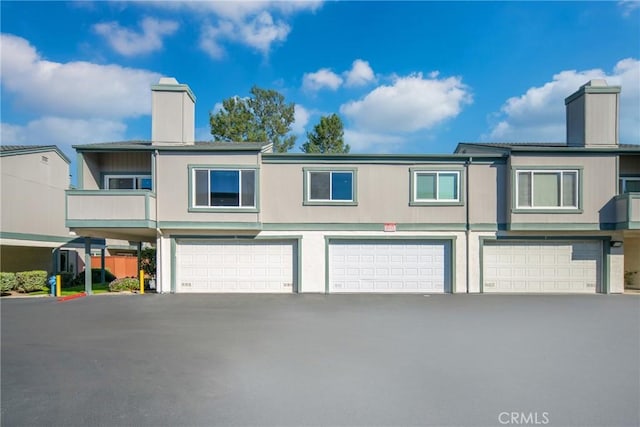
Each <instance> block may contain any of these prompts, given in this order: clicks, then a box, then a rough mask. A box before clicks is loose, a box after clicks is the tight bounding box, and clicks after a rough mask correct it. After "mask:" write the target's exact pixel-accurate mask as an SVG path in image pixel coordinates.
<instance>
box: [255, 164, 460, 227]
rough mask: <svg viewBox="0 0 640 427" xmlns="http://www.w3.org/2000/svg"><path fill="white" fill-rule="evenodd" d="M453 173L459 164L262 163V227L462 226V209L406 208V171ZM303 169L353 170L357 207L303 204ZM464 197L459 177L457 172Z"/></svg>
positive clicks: (408, 177) (447, 206)
mask: <svg viewBox="0 0 640 427" xmlns="http://www.w3.org/2000/svg"><path fill="white" fill-rule="evenodd" d="M447 167H449V168H450V170H458V169H460V168H461V167H462V164H449V165H443V164H437V165H436V164H416V165H406V164H400V165H387V164H362V163H354V164H345V163H340V164H271V163H266V164H263V166H262V170H261V186H262V196H261V197H262V209H261V211H262V215H261V218H262V222H264V223H285V224H286V223H379V224H383V223H390V222H391V223H399V224H400V223H418V224H419V223H430V224H451V223H456V224H464V223H465V221H466V208H465V207H464V205H463V204H458V205H452V204H450V203H442V204H440V205H438V206H410V201H411V194H410V183H411V173H410V168H415V169H421V170H446V169H447ZM304 168H308V169H313V168H325V169H326V168H329V169H330V168H336V169H341V168H346V169H354V170H355V171H356V178H355V179H356V197H357V205H355V206H344V205H340V204H335V205H331V204H330V203H327V205H322V206H316V205H308V206H305V205H304V191H305V189H304ZM460 179H461V187H460V188H461V191H460V192H461V196H464V181H465V180H464V172H461V175H460Z"/></svg>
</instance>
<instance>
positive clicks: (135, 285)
mask: <svg viewBox="0 0 640 427" xmlns="http://www.w3.org/2000/svg"><path fill="white" fill-rule="evenodd" d="M138 290H140V281H138V280H137V279H132V278H131V277H125V278H122V279H116V280H114V281H113V282H111V283H109V292H122V291H138Z"/></svg>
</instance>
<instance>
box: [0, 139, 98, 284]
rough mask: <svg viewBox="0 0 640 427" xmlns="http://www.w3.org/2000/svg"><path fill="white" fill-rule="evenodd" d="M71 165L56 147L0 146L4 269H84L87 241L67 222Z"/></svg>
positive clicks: (0, 263) (0, 238)
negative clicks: (84, 249)
mask: <svg viewBox="0 0 640 427" xmlns="http://www.w3.org/2000/svg"><path fill="white" fill-rule="evenodd" d="M69 163H70V161H69V159H68V158H67V156H65V155H64V153H63V152H62V151H60V149H58V147H56V146H55V145H2V146H0V184H1V192H0V194H1V196H2V203H0V271H2V272H13V273H15V272H19V271H28V270H45V271H48V272H53V273H58V272H66V273H71V274H76V273H78V272H79V271H82V269H83V268H84V254H83V248H84V244H83V242H82V241H78V240H77V236H76V235H75V234H73V235H71V234H69V229H68V228H66V227H65V225H64V222H65V210H64V209H65V208H64V206H65V190H67V189H69ZM93 246H94V247H95V248H96V249H97V248H98V247H103V246H104V242H99V241H94V242H93Z"/></svg>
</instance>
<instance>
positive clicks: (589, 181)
mask: <svg viewBox="0 0 640 427" xmlns="http://www.w3.org/2000/svg"><path fill="white" fill-rule="evenodd" d="M511 167H512V169H514V170H515V169H526V168H527V167H531V168H536V167H554V168H557V169H564V168H571V167H575V168H578V169H582V173H581V179H580V182H581V185H582V187H581V188H580V190H579V197H581V200H582V201H581V203H580V204H581V206H582V210H581V212H576V211H569V212H562V211H561V210H553V209H547V210H545V212H531V213H530V212H514V211H513V208H514V207H515V205H514V202H513V201H512V206H509V209H510V210H511V215H510V218H511V223H512V224H526V223H533V224H544V223H556V224H557V223H567V224H587V225H591V227H595V226H597V225H599V224H601V223H605V224H610V223H615V222H616V212H615V206H614V203H613V197H614V195H615V194H617V177H616V156H615V155H614V154H611V155H606V154H599V155H597V156H589V155H565V154H563V155H561V154H558V155H536V156H533V155H521V154H514V155H513V156H512V157H511ZM511 179H513V175H512V176H511ZM514 185H515V182H514V183H512V186H514Z"/></svg>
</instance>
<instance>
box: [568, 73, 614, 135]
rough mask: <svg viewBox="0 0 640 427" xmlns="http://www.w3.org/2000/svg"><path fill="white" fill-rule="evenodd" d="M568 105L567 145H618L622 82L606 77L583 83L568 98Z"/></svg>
mask: <svg viewBox="0 0 640 427" xmlns="http://www.w3.org/2000/svg"><path fill="white" fill-rule="evenodd" d="M564 104H565V105H566V108H567V145H568V146H571V147H617V146H618V121H619V110H620V86H608V85H607V82H606V81H605V80H603V79H594V80H591V81H589V82H587V83H586V84H584V85H582V87H580V89H578V90H577V91H576V92H575V93H574V94H572V95H570V96H568V97H567V98H565V100H564Z"/></svg>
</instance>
